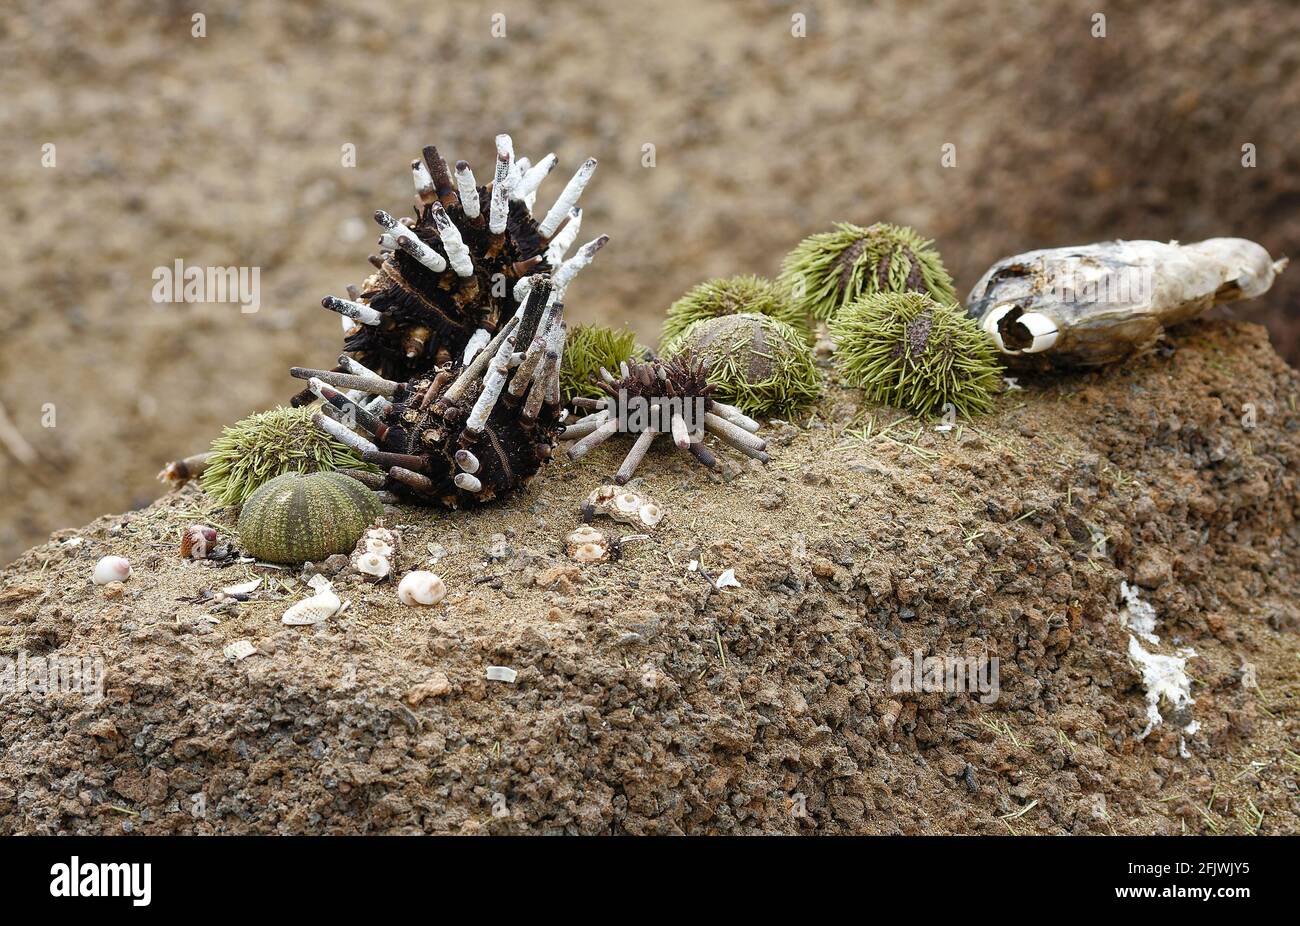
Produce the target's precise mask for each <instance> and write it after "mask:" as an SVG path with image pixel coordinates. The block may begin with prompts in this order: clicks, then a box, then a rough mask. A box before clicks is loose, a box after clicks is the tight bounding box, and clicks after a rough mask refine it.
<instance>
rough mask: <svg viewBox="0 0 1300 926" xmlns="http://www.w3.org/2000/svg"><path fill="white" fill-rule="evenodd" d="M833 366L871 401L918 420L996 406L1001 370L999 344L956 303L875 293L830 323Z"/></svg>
mask: <svg viewBox="0 0 1300 926" xmlns="http://www.w3.org/2000/svg"><path fill="white" fill-rule="evenodd" d="M830 331H831V337H832V338H833V339H834V341H835V366H836V368H837V369H838V370H839V373H840V375H841V376H842V377H843V379H844V381H845V382H847V383H848V384H849V385H852V386H859V387H861V388H862V390H863V391H864V392H865V393H866V396H867V398H868V399H870V400H872V401H874V402H880V403H883V404H885V405H892V406H894V407H896V408H903V409H907V410H909V411H912V412H915V413H917V414H922V415H929V414H936V413H940V412H942V411H943V410H944V406H945V405H951V406H952V407H953V408H954V409H955V410H956V411H957V412H958V413H959V414H961V415H963V416H966V417H970V416H971V415H975V414H978V413H981V412H986V411H988V410H989V409H991V408H992V407H993V396H994V394H995V392H996V390H997V388H998V385H999V382H1000V379H1001V375H1002V367H1001V366H1000V365H999V364H998V362H997V360H996V359H995V356H994V350H993V344H992V342H991V341H990V340H989V338H988V337H987V336H986V335H985V334H984V332H983V331H981V330H980V329H979V326H978V325H977V324H976V323H975V322H974V321H973V320H972V319H970V318H967V317H966V314H965V312H964V311H963V310H962V309H961V308H960V307H959V306H956V305H952V304H946V303H939V302H936V301H934V300H933V299H931V298H930V297H929V296H927V295H925V294H923V293H877V294H875V295H872V296H867V297H865V298H863V299H860V300H858V301H857V302H854V303H851V304H850V305H846V306H845V307H844V308H842V309H841V310H840V311H839V313H838V314H837V315H836V316H835V317H834V318H833V319H831V323H830Z"/></svg>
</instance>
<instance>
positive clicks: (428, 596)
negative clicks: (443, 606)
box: [397, 569, 447, 605]
mask: <svg viewBox="0 0 1300 926" xmlns="http://www.w3.org/2000/svg"><path fill="white" fill-rule="evenodd" d="M446 595H447V586H446V585H445V584H443V581H442V579H440V578H439V577H438V576H437V574H436V573H432V572H429V571H428V570H427V569H417V570H415V571H414V572H408V573H407V574H406V575H404V576H402V581H401V582H399V583H398V585H397V597H398V600H400V601H401V602H402V604H406V605H432V604H437V603H438V602H440V601H442V599H443V598H444V597H446Z"/></svg>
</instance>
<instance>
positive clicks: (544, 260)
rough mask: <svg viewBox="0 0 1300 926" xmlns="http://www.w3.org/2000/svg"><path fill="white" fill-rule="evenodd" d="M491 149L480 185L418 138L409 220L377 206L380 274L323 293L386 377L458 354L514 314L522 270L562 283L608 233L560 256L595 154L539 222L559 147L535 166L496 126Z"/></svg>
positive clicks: (354, 345)
mask: <svg viewBox="0 0 1300 926" xmlns="http://www.w3.org/2000/svg"><path fill="white" fill-rule="evenodd" d="M496 149H497V156H496V170H495V173H494V175H493V179H492V181H491V183H489V184H487V185H486V186H479V185H478V183H477V181H476V180H475V179H474V174H473V172H472V171H471V170H470V166H469V164H468V163H467V162H465V161H458V162H456V167H455V177H454V179H453V176H452V170H451V169H450V168H449V167H448V165H447V162H446V161H445V160H444V159H443V157H442V155H441V154H439V153H438V149H437V148H435V147H433V146H430V147H427V148H425V149H424V160H423V161H419V160H416V161H412V162H411V172H412V176H413V178H414V181H415V192H416V196H417V199H418V201H417V202H416V204H415V218H413V219H412V218H402V219H397V218H394V217H393V216H392V215H390V214H389V213H387V212H384V211H382V210H381V211H379V212H376V213H375V221H376V222H377V223H378V224H379V227H380V230H381V232H382V233H381V235H380V238H379V246H380V249H381V250H383V251H385V252H386V255H385V256H383V257H377V256H372V257H371V258H370V261H371V263H372V264H374V266H375V268H376V270H375V273H373V274H372V275H371V276H370V277H369V278H368V279H367V280H366V281H365V283H364V284H363V285H362V287H361V289H360V290H358V289H357V288H356V287H353V286H350V287H348V297H347V298H346V299H344V298H340V297H338V296H332V295H331V296H326V297H325V298H324V299H323V300H321V305H322V306H324V307H325V308H326V309H329V310H330V311H331V312H337V313H338V314H339V315H341V316H343V329H344V331H345V333H346V334H347V339H346V341H345V349H346V350H347V351H349V352H350V353H352V354H353V356H354V357H355V358H356V360H357V361H359V362H360V363H361V364H362V365H364V366H365V367H367V368H368V369H372V370H374V371H375V372H377V373H378V374H379V375H380V376H381V377H384V378H388V379H395V380H406V379H409V378H410V377H412V376H416V375H420V374H423V373H427V372H428V371H429V370H431V369H432V368H433V367H435V366H440V365H443V364H446V363H448V362H450V361H454V360H462V359H463V358H464V355H465V354H466V353H467V352H468V351H469V350H471V349H472V350H475V351H476V350H477V349H478V348H480V347H482V346H483V345H484V344H486V343H487V342H488V341H489V340H490V339H491V338H492V336H493V335H495V334H497V333H498V332H499V331H500V327H501V324H502V323H503V322H504V321H505V320H507V319H509V318H511V317H512V316H513V315H514V314H515V313H516V311H517V310H518V308H519V306H520V305H521V304H522V302H523V300H524V298H525V297H526V295H527V284H526V282H525V281H526V280H527V279H528V277H529V276H531V275H532V274H541V273H547V274H550V275H551V285H552V287H553V289H554V290H555V291H556V292H557V293H563V291H564V288H565V287H566V286H567V285H568V284H569V282H570V281H571V280H572V279H573V276H574V274H576V273H577V272H578V271H579V270H581V269H582V268H583V267H585V266H586V265H587V264H588V263H590V262H591V258H592V257H593V256H594V255H595V253H596V251H598V250H599V249H600V248H601V246H602V245H603V244H604V243H605V241H606V240H607V239H606V238H605V237H604V236H602V237H600V238H597V239H595V240H594V241H591V242H588V243H587V244H586V245H584V246H583V247H582V248H581V249H579V251H578V253H577V254H576V255H574V256H573V257H571V258H569V259H568V260H565V259H564V255H565V253H566V252H567V251H568V249H569V248H570V247H571V246H572V245H573V243H574V241H575V240H576V238H577V235H578V229H579V227H580V225H581V223H582V210H581V209H579V208H578V206H577V202H578V197H579V196H580V195H581V194H582V191H583V188H584V187H586V185H587V182H588V181H589V180H590V179H591V176H592V174H593V173H594V172H595V170H596V160H595V158H588V159H587V160H586V161H585V162H584V163H583V164H582V166H581V167H579V168H578V171H577V173H575V174H574V175H573V178H572V179H571V180H570V181H569V182H568V184H567V185H566V186H565V187H564V190H563V191H562V192H561V193H560V195H559V198H558V199H557V200H556V201H555V204H554V205H552V206H551V208H550V209H549V210H548V211H547V213H546V215H545V216H543V217H542V218H541V220H540V221H538V220H537V219H535V218H534V216H533V214H532V205H533V200H534V199H535V197H536V195H537V188H538V186H539V185H540V184H541V182H542V181H543V180H544V179H545V178H546V176H547V174H549V173H550V172H551V170H552V168H554V167H555V164H556V157H555V155H554V154H548V155H547V156H546V157H544V158H542V160H541V161H539V162H538V163H537V164H536V165H533V164H531V163H530V162H529V160H528V159H527V158H520V159H518V160H516V159H515V155H514V143H513V142H512V141H511V138H510V136H509V135H498V136H497V138H496ZM520 284H523V286H522V287H521V286H520ZM523 346H527V345H523ZM339 372H342V371H339ZM299 399H300V400H303V401H305V400H308V397H307V396H306V395H305V394H303V395H300V396H299Z"/></svg>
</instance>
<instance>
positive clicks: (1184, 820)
mask: <svg viewBox="0 0 1300 926" xmlns="http://www.w3.org/2000/svg"><path fill="white" fill-rule="evenodd" d="M1171 347H1172V349H1167V350H1165V351H1162V352H1161V353H1160V354H1158V355H1155V356H1152V357H1149V358H1146V359H1144V360H1142V361H1140V362H1136V363H1133V364H1129V365H1127V366H1126V367H1125V368H1123V369H1115V370H1108V371H1104V372H1096V373H1090V374H1078V375H1065V376H1059V377H1053V378H1042V379H1039V378H1034V377H1026V378H1025V379H1023V380H1022V382H1021V385H1022V386H1023V389H1022V390H1020V391H1010V392H1008V393H1006V394H1004V395H1003V396H1001V397H1000V398H999V400H998V403H997V409H996V411H995V412H994V413H993V414H990V415H988V416H986V417H984V418H982V419H980V420H978V421H976V422H974V423H966V424H963V425H961V426H960V427H959V428H958V429H957V430H955V431H953V432H951V433H946V434H944V433H937V432H935V431H934V430H933V428H932V426H931V425H929V424H923V423H920V422H917V421H915V420H912V419H908V418H906V417H905V416H902V415H900V414H899V413H897V412H891V411H887V410H881V409H878V408H873V407H863V406H861V405H859V404H858V402H857V393H856V392H855V391H852V390H844V389H841V388H839V387H831V388H830V390H829V392H828V394H827V396H826V398H825V400H824V401H823V403H822V405H821V406H820V407H819V408H818V410H817V412H816V414H815V415H814V416H812V418H811V419H809V420H808V421H804V422H800V423H798V424H781V423H772V424H768V425H767V426H766V428H765V433H766V435H767V436H768V438H769V440H770V441H771V444H772V447H771V452H772V457H773V460H772V463H771V464H770V465H769V466H767V467H763V466H760V465H758V464H756V463H753V464H751V463H749V461H744V462H738V459H739V458H736V457H734V456H730V455H729V456H728V460H727V462H728V466H727V468H726V471H725V472H723V473H720V474H719V473H710V472H708V471H705V470H702V469H701V468H699V467H697V466H694V465H693V464H692V463H691V462H690V461H689V460H688V459H687V458H686V457H685V455H683V454H680V453H677V452H670V451H669V450H668V448H660V449H659V450H657V451H653V452H652V453H651V456H650V457H649V458H648V459H647V461H646V463H645V464H644V467H643V470H644V478H643V479H641V480H638V482H637V483H636V487H637V488H638V490H640V491H643V492H647V493H649V494H650V495H652V496H654V497H655V498H657V499H658V500H659V501H660V502H662V504H663V505H664V507H665V508H666V509H667V511H668V516H667V518H666V519H665V520H664V521H663V523H662V524H661V525H659V527H658V528H657V529H656V530H654V531H653V532H652V535H651V537H650V538H649V539H647V540H641V541H637V542H630V543H628V544H627V545H626V547H625V555H624V556H623V558H622V559H621V560H619V561H618V562H613V563H609V564H603V565H598V566H588V567H578V566H576V565H574V564H572V563H571V562H569V561H568V560H567V558H566V557H565V556H564V555H563V554H562V553H561V552H560V543H561V538H562V537H563V535H564V533H566V532H567V531H568V530H570V529H572V528H573V527H574V526H575V525H576V524H577V523H578V520H579V516H578V506H579V503H580V502H581V501H582V500H583V499H585V497H586V495H587V493H588V492H589V491H590V490H591V489H592V488H594V487H595V486H596V485H598V484H599V483H600V482H602V481H603V480H605V479H607V478H608V476H609V474H610V473H611V472H612V471H613V470H614V468H615V467H616V466H617V465H618V461H619V460H620V459H621V455H622V453H624V452H625V451H626V443H625V442H622V443H620V442H618V441H611V442H610V443H609V444H607V445H606V446H605V447H602V448H601V449H599V450H598V451H597V452H595V453H593V454H592V455H591V456H590V457H588V458H587V459H585V460H583V461H582V462H581V463H580V464H576V465H574V464H563V463H556V464H555V465H553V466H552V467H551V468H549V469H548V470H547V471H546V475H545V476H544V478H539V479H538V480H536V481H535V482H534V483H533V484H532V485H531V486H530V487H529V488H528V490H527V491H525V492H524V493H523V494H522V495H520V496H517V497H515V498H513V499H511V500H510V501H509V502H508V503H505V504H502V505H500V506H497V507H493V508H490V509H487V510H483V511H480V512H477V513H474V514H465V513H457V514H446V513H435V512H430V511H426V510H419V509H413V508H401V509H395V510H394V511H393V520H394V521H395V522H396V523H397V524H399V525H400V527H401V530H402V531H403V533H404V535H405V536H404V545H403V557H404V562H403V568H404V569H409V568H411V567H413V566H419V565H423V564H425V563H426V562H427V561H428V560H429V559H430V558H431V557H432V556H434V555H436V556H438V561H437V563H436V565H434V566H433V567H432V568H434V569H436V570H437V571H438V572H440V573H441V574H442V575H443V577H444V578H445V579H446V582H447V585H448V587H449V589H450V594H449V596H448V599H447V601H446V602H445V603H444V604H443V605H440V606H438V607H435V608H431V609H416V608H407V607H401V606H399V605H397V603H396V596H395V594H394V590H393V588H392V586H391V585H380V586H370V585H366V584H363V583H362V582H360V581H359V577H358V576H356V575H355V574H350V573H349V572H347V571H344V572H343V573H341V574H338V575H336V576H335V579H334V580H335V583H336V587H337V589H338V590H339V591H340V593H341V594H342V595H343V597H344V598H347V599H349V600H350V601H351V602H352V605H351V608H350V609H349V610H348V611H347V613H345V614H343V615H342V616H339V617H335V618H331V619H330V620H328V621H326V622H325V623H323V624H321V625H318V626H316V627H307V628H298V627H285V626H283V625H282V624H281V623H280V620H279V618H280V615H281V613H282V612H283V611H284V609H285V608H286V607H287V606H288V604H289V603H290V602H292V601H294V600H297V599H298V598H300V597H302V596H303V595H304V593H305V590H306V589H305V586H304V584H303V576H302V575H300V574H299V573H297V572H296V571H293V570H287V571H272V570H264V569H260V568H254V567H251V566H249V565H233V566H228V567H226V568H219V567H217V566H214V565H213V564H211V563H197V564H196V563H190V562H183V561H181V560H180V559H179V557H178V555H177V551H176V548H177V543H176V537H177V534H178V532H179V530H180V529H181V527H182V526H184V525H185V524H187V523H189V522H190V521H192V520H195V519H204V520H208V521H211V522H212V523H215V524H217V525H218V526H219V527H220V528H222V530H223V531H229V529H230V527H231V524H232V513H231V512H229V511H225V510H220V509H213V508H212V507H211V505H210V503H209V502H208V501H207V500H206V498H205V497H204V496H203V495H202V494H201V493H199V492H197V491H195V490H193V489H192V488H188V489H186V490H184V491H182V492H180V493H176V494H172V495H169V496H168V497H166V498H164V499H162V500H160V501H159V502H157V503H155V504H154V505H152V506H151V507H149V508H147V509H145V510H143V511H139V512H134V513H131V514H126V515H117V516H110V517H104V518H100V519H99V520H98V521H96V522H94V523H93V524H91V525H89V526H88V527H86V528H85V529H82V530H66V531H60V532H58V533H57V534H56V535H55V536H54V537H53V538H52V539H51V541H50V542H49V543H47V544H44V545H42V546H39V547H36V548H35V549H32V550H30V551H28V552H27V553H25V554H24V555H23V556H21V557H20V558H19V559H18V561H17V562H16V563H15V564H14V565H13V566H11V567H10V568H9V569H7V570H5V571H3V572H0V653H3V655H5V656H9V657H16V655H17V654H18V653H19V652H26V653H27V654H29V656H41V655H45V656H49V655H63V656H86V655H91V656H93V655H99V656H102V657H103V659H104V661H105V664H106V670H107V677H106V684H105V687H106V697H105V698H104V699H103V700H102V701H101V702H98V703H88V702H87V701H86V700H85V699H84V698H82V697H81V696H80V695H65V696H60V697H49V698H36V697H31V696H29V695H24V694H10V695H6V696H4V700H3V702H2V703H3V708H4V709H3V711H0V744H3V749H2V750H0V833H59V832H77V833H122V832H137V833H138V832H145V833H163V832H182V833H214V832H216V833H247V832H257V833H298V832H310V833H318V832H329V833H358V832H362V833H366V832H388V833H406V832H440V833H441V832H451V833H483V832H491V833H524V832H527V833H542V832H580V833H675V832H692V833H755V832H769V833H770V832H786V833H898V832H902V833H1007V832H1014V833H1121V834H1128V833H1169V834H1177V833H1183V832H1188V833H1295V832H1297V831H1298V830H1300V808H1298V806H1297V785H1296V782H1297V778H1298V777H1300V757H1298V756H1297V754H1296V752H1295V743H1296V741H1297V735H1298V734H1300V722H1298V719H1297V714H1296V703H1297V695H1298V694H1300V672H1298V666H1300V663H1298V662H1297V658H1296V657H1297V651H1296V649H1297V639H1298V638H1297V631H1298V630H1300V612H1298V606H1297V595H1296V589H1297V587H1298V582H1300V576H1298V575H1297V570H1298V569H1300V555H1298V554H1300V528H1298V527H1297V515H1298V514H1300V505H1298V503H1297V484H1296V479H1297V471H1298V464H1300V411H1298V410H1297V390H1298V387H1300V375H1298V374H1297V373H1296V372H1295V371H1294V370H1292V369H1291V368H1289V367H1287V366H1286V365H1285V364H1284V363H1283V362H1282V361H1280V360H1279V359H1278V358H1277V356H1276V355H1275V354H1274V352H1273V351H1272V349H1271V348H1270V347H1269V345H1268V342H1267V337H1266V335H1265V332H1264V331H1263V329H1262V328H1259V327H1257V326H1252V325H1245V324H1241V323H1232V324H1228V323H1214V324H1211V325H1208V326H1205V325H1190V326H1185V327H1184V328H1183V329H1182V330H1180V331H1179V332H1177V333H1176V336H1175V338H1174V340H1173V343H1172V346H1171ZM1247 405H1251V406H1253V407H1254V409H1255V413H1256V417H1257V422H1258V423H1257V426H1255V427H1254V428H1246V427H1243V425H1242V415H1243V409H1244V408H1245V407H1246V406H1247ZM598 523H599V526H601V527H602V528H604V529H607V530H611V531H612V532H613V533H615V534H620V533H623V532H624V531H623V530H622V529H619V528H618V527H617V526H616V525H613V524H612V523H611V522H608V521H601V522H598ZM1099 537H1100V538H1104V541H1103V542H1102V543H1101V544H1100V545H1098V544H1097V538H1099ZM106 553H117V554H121V555H125V556H127V557H129V558H130V559H131V560H132V562H133V563H134V566H135V574H134V575H133V576H132V578H131V579H130V580H129V581H128V582H127V583H125V585H123V586H121V587H115V586H107V587H103V588H100V587H95V586H92V585H91V584H90V583H89V581H88V576H89V574H90V571H91V568H92V566H93V564H94V563H95V561H96V560H97V559H98V558H99V557H100V556H102V555H104V554H106ZM692 560H697V561H698V562H700V563H701V564H703V566H704V568H705V570H706V571H707V573H708V574H709V575H711V576H714V577H717V576H718V575H719V574H720V573H721V572H722V571H723V570H724V569H726V568H732V569H734V571H735V575H736V577H737V579H738V581H739V582H740V587H739V588H724V589H722V590H721V591H716V592H715V591H713V590H712V589H711V588H710V586H709V584H708V583H707V582H706V580H705V579H704V578H702V577H701V575H700V573H699V572H698V571H695V572H693V571H691V570H690V569H689V568H688V564H689V563H690V562H691V561H692ZM253 575H263V576H265V579H266V581H265V583H264V585H263V588H262V589H261V590H259V591H258V592H257V593H256V594H255V596H254V598H253V599H252V600H251V601H249V602H247V603H245V604H243V605H240V606H239V607H238V609H237V611H236V612H235V613H217V614H216V615H215V617H216V619H217V620H218V621H219V622H218V623H212V622H210V621H209V620H208V619H207V615H209V613H210V610H211V609H210V608H209V607H208V606H205V605H203V604H200V603H191V602H188V601H185V600H184V599H192V598H193V597H194V596H195V595H196V594H198V593H199V592H200V591H201V590H202V589H204V588H211V587H218V586H222V585H227V584H232V583H235V582H238V581H241V580H244V579H246V578H247V577H249V576H253ZM1121 579H1126V580H1128V581H1129V582H1136V583H1137V584H1138V585H1139V586H1140V587H1141V594H1142V597H1143V598H1144V599H1145V600H1147V601H1149V602H1150V603H1151V604H1152V605H1153V606H1154V607H1155V608H1156V609H1157V612H1158V615H1159V624H1158V626H1157V633H1159V634H1160V636H1161V645H1160V646H1159V647H1156V649H1157V650H1158V651H1159V652H1161V653H1171V652H1173V651H1174V649H1175V648H1176V647H1182V646H1190V647H1194V648H1195V650H1196V653H1197V656H1196V657H1195V658H1194V659H1192V660H1191V661H1190V662H1189V664H1188V671H1189V673H1190V675H1191V676H1192V677H1193V679H1194V683H1193V685H1192V690H1191V693H1192V696H1193V697H1194V698H1195V703H1194V704H1193V705H1192V706H1191V710H1190V716H1191V719H1194V720H1196V721H1197V722H1199V724H1200V729H1199V732H1197V733H1195V734H1193V735H1188V736H1186V749H1187V751H1188V755H1187V757H1185V758H1184V757H1180V754H1179V747H1180V735H1179V733H1178V729H1177V727H1176V726H1175V721H1177V722H1179V723H1185V722H1186V720H1187V719H1188V718H1187V717H1181V718H1179V717H1175V716H1174V712H1172V711H1171V710H1170V709H1169V706H1168V705H1162V710H1163V712H1164V714H1165V716H1166V722H1165V723H1164V724H1163V725H1161V726H1159V727H1157V728H1156V729H1155V730H1154V731H1153V732H1152V733H1151V735H1150V736H1149V737H1147V738H1146V739H1145V740H1138V739H1137V738H1136V737H1137V735H1138V734H1139V733H1140V732H1141V731H1142V729H1143V727H1144V726H1145V704H1144V700H1143V691H1142V686H1141V684H1140V677H1139V675H1138V674H1137V673H1136V672H1135V670H1134V668H1133V666H1132V665H1131V663H1130V662H1129V660H1128V658H1127V657H1126V655H1125V652H1126V648H1127V646H1128V637H1129V634H1128V632H1127V631H1126V630H1125V629H1124V628H1122V627H1121V626H1120V624H1119V622H1118V618H1117V611H1118V607H1117V605H1118V602H1119V593H1118V588H1119V585H1120V581H1121ZM240 639H243V640H248V641H250V642H251V643H252V644H253V645H255V646H256V648H257V650H258V653H257V654H255V655H253V656H250V657H248V658H247V659H245V660H243V661H241V662H232V661H230V660H228V659H226V658H225V657H224V656H223V649H224V647H225V646H226V645H228V644H229V643H231V642H233V641H235V640H240ZM917 649H920V650H922V651H923V652H924V653H925V654H933V655H940V656H944V655H960V654H985V653H986V654H989V655H991V656H996V657H997V658H998V659H1000V661H1001V662H1000V665H1001V677H1000V683H1001V697H1000V699H999V700H998V701H996V702H995V703H993V704H990V705H983V704H980V703H979V702H978V701H977V700H975V699H973V698H972V697H971V696H969V695H967V694H955V695H943V694H916V695H913V694H897V693H893V692H891V691H890V690H888V688H887V685H888V682H889V671H890V661H891V659H892V658H894V657H895V656H903V657H905V658H906V657H910V656H911V654H912V653H913V652H914V651H915V650H917ZM490 665H501V666H508V667H511V668H514V669H516V670H517V671H518V673H519V674H518V678H517V680H516V681H515V682H514V683H513V684H506V683H502V682H492V681H487V680H485V670H486V667H487V666H490ZM1252 679H1253V680H1256V681H1257V685H1258V687H1252V686H1251V685H1250V682H1251V680H1252ZM196 796H201V798H200V797H196ZM200 799H201V802H202V803H196V801H199V800H200Z"/></svg>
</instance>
